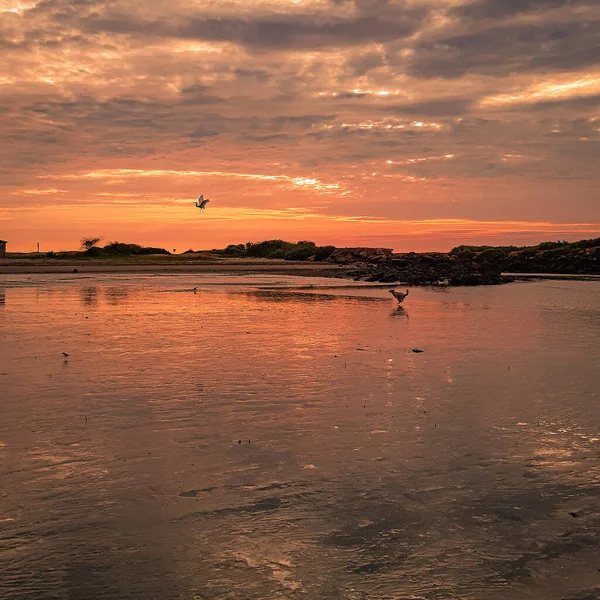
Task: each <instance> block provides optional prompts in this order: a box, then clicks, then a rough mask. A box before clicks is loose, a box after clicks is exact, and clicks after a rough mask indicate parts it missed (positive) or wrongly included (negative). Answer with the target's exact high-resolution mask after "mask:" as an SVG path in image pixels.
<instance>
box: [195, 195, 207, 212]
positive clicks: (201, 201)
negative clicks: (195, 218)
mask: <svg viewBox="0 0 600 600" xmlns="http://www.w3.org/2000/svg"><path fill="white" fill-rule="evenodd" d="M209 202H210V200H209V199H208V198H204V194H200V198H198V201H197V202H196V204H195V205H194V206H196V208H199V209H200V210H204V209H205V208H206V205H207V204H208V203H209Z"/></svg>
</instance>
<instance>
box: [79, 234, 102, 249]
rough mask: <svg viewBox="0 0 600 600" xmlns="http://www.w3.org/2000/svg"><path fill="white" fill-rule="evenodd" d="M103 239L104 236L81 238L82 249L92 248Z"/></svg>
mask: <svg viewBox="0 0 600 600" xmlns="http://www.w3.org/2000/svg"><path fill="white" fill-rule="evenodd" d="M101 239H102V237H100V236H98V237H87V238H86V237H84V238H81V249H82V250H91V249H92V248H97V247H98V242H99V241H100V240H101Z"/></svg>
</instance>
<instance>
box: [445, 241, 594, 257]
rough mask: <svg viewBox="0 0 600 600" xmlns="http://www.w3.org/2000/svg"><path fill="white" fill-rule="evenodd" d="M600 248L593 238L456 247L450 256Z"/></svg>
mask: <svg viewBox="0 0 600 600" xmlns="http://www.w3.org/2000/svg"><path fill="white" fill-rule="evenodd" d="M598 246H600V238H592V239H589V240H579V241H578V242H567V241H566V240H562V241H560V240H559V241H556V242H542V243H541V244H538V245H537V246H466V245H461V246H456V247H455V248H452V250H450V254H465V253H472V254H480V253H483V252H485V251H487V250H494V251H502V252H504V253H506V254H509V253H511V252H524V251H526V250H533V251H538V250H541V251H544V250H555V249H563V250H577V249H582V248H596V247H598Z"/></svg>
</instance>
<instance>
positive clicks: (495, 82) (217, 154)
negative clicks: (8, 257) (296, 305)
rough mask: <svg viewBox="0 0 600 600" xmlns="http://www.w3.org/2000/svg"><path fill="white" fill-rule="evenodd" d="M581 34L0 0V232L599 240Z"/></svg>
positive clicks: (438, 21)
mask: <svg viewBox="0 0 600 600" xmlns="http://www.w3.org/2000/svg"><path fill="white" fill-rule="evenodd" d="M599 23H600V5H598V3H597V2H595V1H592V0H578V1H576V2H571V3H560V2H558V3H557V2H549V1H548V2H545V1H542V2H533V1H531V0H528V1H524V2H520V3H515V2H511V3H502V2H498V1H497V0H452V1H449V0H411V1H400V0H398V1H395V0H385V1H383V2H375V1H370V0H347V1H346V0H290V1H284V0H256V1H253V2H241V0H233V1H232V2H229V3H220V2H213V1H212V0H210V1H207V2H197V1H195V0H175V1H173V2H169V3H162V2H157V1H156V0H149V1H148V2H144V3H135V2H130V1H128V0H112V1H110V2H109V1H108V0H94V1H92V2H86V3H83V4H79V3H74V2H72V0H53V1H52V2H51V1H50V0H40V1H39V2H36V1H35V0H27V1H23V0H0V47H1V48H2V57H3V60H2V61H0V131H1V133H0V135H1V136H2V145H1V150H0V192H1V195H0V239H6V240H8V241H9V250H13V251H31V250H35V247H36V243H37V242H40V245H41V248H42V249H45V250H49V249H54V250H58V249H69V248H76V247H77V246H78V245H79V240H80V238H81V237H82V236H84V235H98V236H103V238H104V239H105V240H107V241H109V240H123V241H131V242H137V243H141V244H148V245H154V246H162V247H165V248H170V249H172V248H177V249H179V250H185V249H187V248H196V249H201V248H212V247H219V246H224V245H226V244H229V243H240V242H247V241H258V240H261V239H266V238H269V237H277V238H284V239H290V240H298V239H312V240H314V241H315V242H317V243H331V244H335V245H350V246H356V245H369V246H383V247H389V248H394V249H396V250H398V251H401V250H448V249H449V248H451V247H452V246H454V245H457V244H460V243H490V244H500V243H515V244H527V243H538V242H540V241H542V240H545V239H558V238H560V239H579V238H585V237H596V236H598V235H600V233H599V232H600V224H599V222H600V217H599V215H600V210H599V206H598V189H599V178H600V174H599V169H598V163H599V159H600V62H599V58H598V53H597V52H596V50H595V49H596V48H597V47H598V42H599V38H600V26H599ZM201 193H202V194H204V195H205V196H206V197H209V198H210V199H211V203H210V205H209V207H208V208H207V210H206V212H205V213H200V211H197V210H195V209H194V201H195V199H196V198H197V197H198V195H199V194H201Z"/></svg>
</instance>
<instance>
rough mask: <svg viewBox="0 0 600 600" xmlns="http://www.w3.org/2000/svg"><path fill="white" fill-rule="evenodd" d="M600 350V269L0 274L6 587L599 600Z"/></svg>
mask: <svg viewBox="0 0 600 600" xmlns="http://www.w3.org/2000/svg"><path fill="white" fill-rule="evenodd" d="M294 286H296V287H294ZM193 287H198V290H197V293H193V292H192V291H191V290H192V288H193ZM598 339H600V285H599V284H598V283H596V282H571V281H540V282H534V283H521V284H511V285H506V286H501V287H493V288H491V287H486V288H471V289H467V288H461V289H412V290H411V291H410V295H409V297H408V299H407V300H406V302H405V305H404V310H397V309H396V308H395V302H394V300H393V298H391V296H390V295H389V294H388V293H387V291H386V289H385V288H381V287H376V286H375V287H368V288H365V287H348V283H347V282H344V281H336V280H318V279H307V278H293V277H282V276H277V277H268V276H265V275H260V276H259V275H256V276H246V277H242V276H228V277H209V276H193V275H184V276H183V275H182V276H139V277H135V276H133V277H132V276H131V275H123V276H101V275H98V276H96V277H93V278H83V277H76V276H73V277H65V276H58V275H54V276H53V275H41V276H32V277H28V276H5V277H2V278H0V482H1V486H0V598H2V599H4V598H6V599H10V600H13V599H14V600H20V599H27V600H29V599H30V598H36V599H37V598H44V599H49V598H54V599H60V600H63V599H64V600H91V599H96V598H102V599H119V600H121V599H122V600H127V599H135V600H138V599H144V600H145V599H156V600H170V599H194V600H200V599H204V600H207V599H213V598H214V599H221V598H226V599H270V598H286V597H292V596H300V597H303V598H307V599H315V600H316V599H324V598H333V599H342V598H344V599H352V600H356V599H360V600H367V599H368V600H371V599H385V600H388V599H389V600H391V599H463V600H466V599H481V600H484V599H493V600H495V599H503V600H504V599H506V600H508V599H517V600H519V599H521V598H522V599H525V598H527V599H531V598H535V599H540V600H541V599H544V600H545V599H548V600H554V599H556V600H558V599H573V600H574V599H578V600H582V599H587V598H590V599H591V598H597V597H600V571H599V568H600V545H599V542H600V538H599V531H600V529H599V526H600V516H599V513H598V508H599V502H600V486H599V483H600V459H599V452H600V434H599V424H600V402H599V400H600V393H599V392H600V374H599V369H598V366H599V364H600V360H599V358H600V351H599V344H598ZM413 348H419V349H422V350H423V352H422V353H414V352H412V349H413ZM62 352H67V353H69V354H70V356H69V357H67V358H66V359H64V358H63V356H62ZM240 442H241V443H240ZM569 513H573V514H575V515H576V516H572V515H571V514H569Z"/></svg>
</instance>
